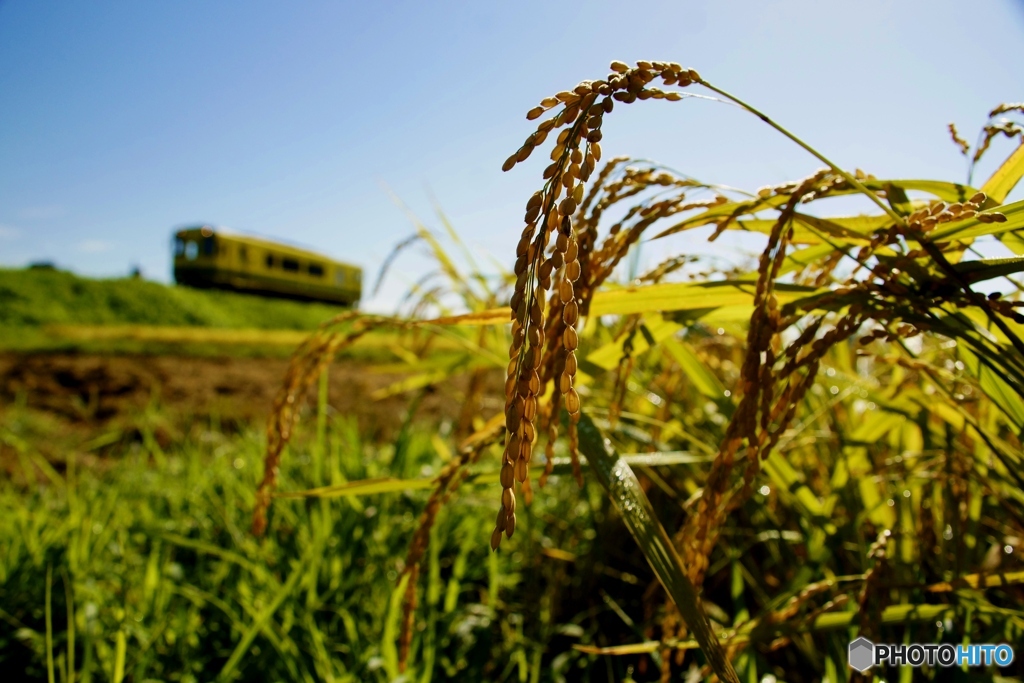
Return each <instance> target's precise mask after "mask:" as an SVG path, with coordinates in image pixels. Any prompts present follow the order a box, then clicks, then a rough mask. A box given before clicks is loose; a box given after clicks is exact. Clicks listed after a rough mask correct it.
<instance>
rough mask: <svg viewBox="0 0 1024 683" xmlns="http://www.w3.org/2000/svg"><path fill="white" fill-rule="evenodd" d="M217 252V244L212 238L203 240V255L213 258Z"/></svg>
mask: <svg viewBox="0 0 1024 683" xmlns="http://www.w3.org/2000/svg"><path fill="white" fill-rule="evenodd" d="M216 252H217V244H216V242H214V239H213V238H212V237H204V238H203V254H205V255H206V256H213V255H214V254H215V253H216Z"/></svg>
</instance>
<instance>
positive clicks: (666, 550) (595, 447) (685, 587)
mask: <svg viewBox="0 0 1024 683" xmlns="http://www.w3.org/2000/svg"><path fill="white" fill-rule="evenodd" d="M579 437H580V451H581V452H582V453H583V454H584V455H586V456H587V461H588V462H589V463H590V466H591V467H590V471H591V472H593V474H594V477H595V478H596V479H597V480H598V481H599V482H600V483H601V486H602V487H603V488H604V490H605V491H606V492H607V494H608V498H609V499H610V500H611V501H612V503H614V505H615V507H616V508H618V510H619V514H620V515H621V516H622V521H623V523H625V525H626V528H627V529H629V533H630V534H631V535H632V536H633V539H634V540H635V541H636V543H637V545H638V546H639V547H640V550H641V551H642V552H643V554H644V557H645V558H646V559H647V562H648V563H649V564H650V565H651V569H653V570H654V573H655V575H657V577H658V580H659V581H660V582H661V585H662V586H664V588H665V590H666V591H667V592H668V594H669V596H670V597H671V598H672V601H673V602H674V603H675V604H676V606H677V607H678V608H679V611H680V612H681V613H682V615H683V618H684V619H685V620H686V624H687V626H689V627H690V630H691V631H692V632H693V635H694V638H695V639H696V640H697V642H698V643H699V644H700V649H701V651H702V652H703V653H704V656H705V657H707V660H708V665H709V666H710V667H711V670H712V671H714V672H715V674H716V675H717V676H718V677H719V679H721V680H723V681H728V683H739V677H738V676H737V675H736V671H735V670H734V669H733V667H732V664H731V663H730V662H729V659H728V657H727V656H726V654H725V651H724V650H723V649H722V645H721V643H719V641H718V637H717V636H716V635H715V632H714V631H713V630H712V629H711V622H709V621H708V618H707V615H706V614H705V613H704V609H703V607H702V606H701V602H700V597H699V596H698V594H697V589H696V588H695V587H694V585H693V584H692V583H691V582H690V580H689V578H687V576H686V571H685V569H684V568H683V561H682V558H681V557H680V556H679V553H678V552H676V549H675V546H674V545H673V543H672V539H671V538H669V535H668V532H666V531H665V528H664V527H663V526H662V525H661V522H660V521H658V517H657V513H656V512H655V511H654V507H653V506H652V505H651V502H650V501H649V500H648V499H647V495H646V494H645V493H644V490H643V488H641V487H640V482H639V481H637V478H636V475H635V474H633V470H632V469H631V468H630V466H629V465H628V464H627V463H626V461H625V460H623V459H622V458H620V457H619V456H618V454H616V453H615V451H614V450H612V448H611V443H610V442H609V441H608V440H607V439H606V438H605V437H604V435H603V434H601V432H600V430H598V428H597V427H596V426H595V425H594V422H593V420H591V419H590V418H589V417H588V416H587V415H586V414H584V415H583V416H582V417H581V418H580V421H579Z"/></svg>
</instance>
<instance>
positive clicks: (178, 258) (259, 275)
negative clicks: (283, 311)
mask: <svg viewBox="0 0 1024 683" xmlns="http://www.w3.org/2000/svg"><path fill="white" fill-rule="evenodd" d="M173 251H174V281H175V282H177V283H178V284H180V285H186V286H189V287H199V288H204V289H210V288H213V289H227V290H232V291H236V292H246V293H250V294H257V295H260V296H267V297H277V298H286V299H296V300H300V301H323V302H327V303H332V304H339V305H341V306H348V307H355V306H357V305H358V304H359V299H360V297H361V296H362V288H363V271H362V269H361V268H359V267H358V266H354V265H352V264H348V263H342V262H340V261H335V260H333V259H330V258H328V257H326V256H324V255H322V254H317V253H316V252H312V251H307V250H305V249H299V248H297V247H293V246H290V245H287V244H280V243H278V242H273V241H271V240H267V239H261V238H258V237H250V236H245V235H239V234H235V233H233V232H229V231H225V230H224V229H222V228H215V227H213V226H210V225H198V226H193V227H186V228H183V229H180V230H177V231H176V232H175V233H174V239H173Z"/></svg>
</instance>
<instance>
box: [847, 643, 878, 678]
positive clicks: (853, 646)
mask: <svg viewBox="0 0 1024 683" xmlns="http://www.w3.org/2000/svg"><path fill="white" fill-rule="evenodd" d="M849 662H850V666H851V667H852V668H854V669H856V670H857V671H861V672H864V671H867V670H868V669H870V668H871V666H872V665H873V664H874V663H875V644H874V643H872V642H871V641H870V640H868V639H867V638H858V639H857V640H855V641H853V642H852V643H850V649H849Z"/></svg>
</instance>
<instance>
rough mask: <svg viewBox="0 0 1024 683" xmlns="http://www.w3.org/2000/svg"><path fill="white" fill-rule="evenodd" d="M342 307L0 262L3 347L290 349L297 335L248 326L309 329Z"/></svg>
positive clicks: (214, 351)
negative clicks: (281, 337) (288, 337)
mask: <svg viewBox="0 0 1024 683" xmlns="http://www.w3.org/2000/svg"><path fill="white" fill-rule="evenodd" d="M345 310H346V309H344V308H339V307H337V306H332V305H329V304H322V303H307V302H298V301H288V300H283V299H268V298H263V297H258V296H252V295H248V294H238V293H234V292H224V291H217V290H200V289H191V288H188V287H177V286H173V285H171V286H169V285H164V284H160V283H158V282H149V281H146V280H137V279H131V278H120V279H109V280H94V279H89V278H84V277H79V276H77V275H75V274H73V273H69V272H65V271H59V270H13V269H2V268H0V350H3V351H15V352H31V351H72V350H73V351H82V352H87V353H144V354H167V353H173V354H184V355H191V356H217V355H223V354H224V353H230V355H232V356H276V357H280V356H287V355H289V354H290V353H291V351H292V349H293V348H294V346H295V344H296V343H297V342H292V343H288V344H281V343H280V342H279V341H277V340H271V341H269V342H267V343H260V342H255V343H254V342H253V341H252V339H251V337H252V334H251V332H253V331H257V330H274V331H282V330H284V331H305V330H312V329H314V328H315V327H316V326H317V325H319V324H320V323H321V322H323V321H325V320H328V319H329V318H331V317H332V316H334V315H337V314H338V313H341V312H343V311H345ZM97 328H105V329H108V331H112V330H114V328H118V329H120V330H122V331H123V332H124V333H123V334H117V335H113V336H107V335H104V336H101V337H100V336H97V334H96V330H97ZM133 328H140V330H141V331H142V332H147V331H149V330H150V328H160V329H161V330H169V331H171V332H173V331H174V330H175V329H177V330H182V332H181V334H179V335H178V336H180V337H182V338H181V339H173V340H169V341H168V340H166V339H150V338H140V335H139V334H137V333H136V332H138V330H134V329H133ZM200 329H211V330H217V329H219V330H240V331H241V330H245V331H247V332H249V333H250V334H249V335H248V337H250V338H247V339H244V340H240V341H238V340H235V341H231V340H228V341H225V340H223V339H219V340H218V341H204V340H202V339H192V337H194V336H195V333H196V332H195V331H198V330H200ZM145 336H146V335H142V337H145ZM150 336H151V335H150ZM164 336H166V335H164ZM221 336H223V335H221Z"/></svg>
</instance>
